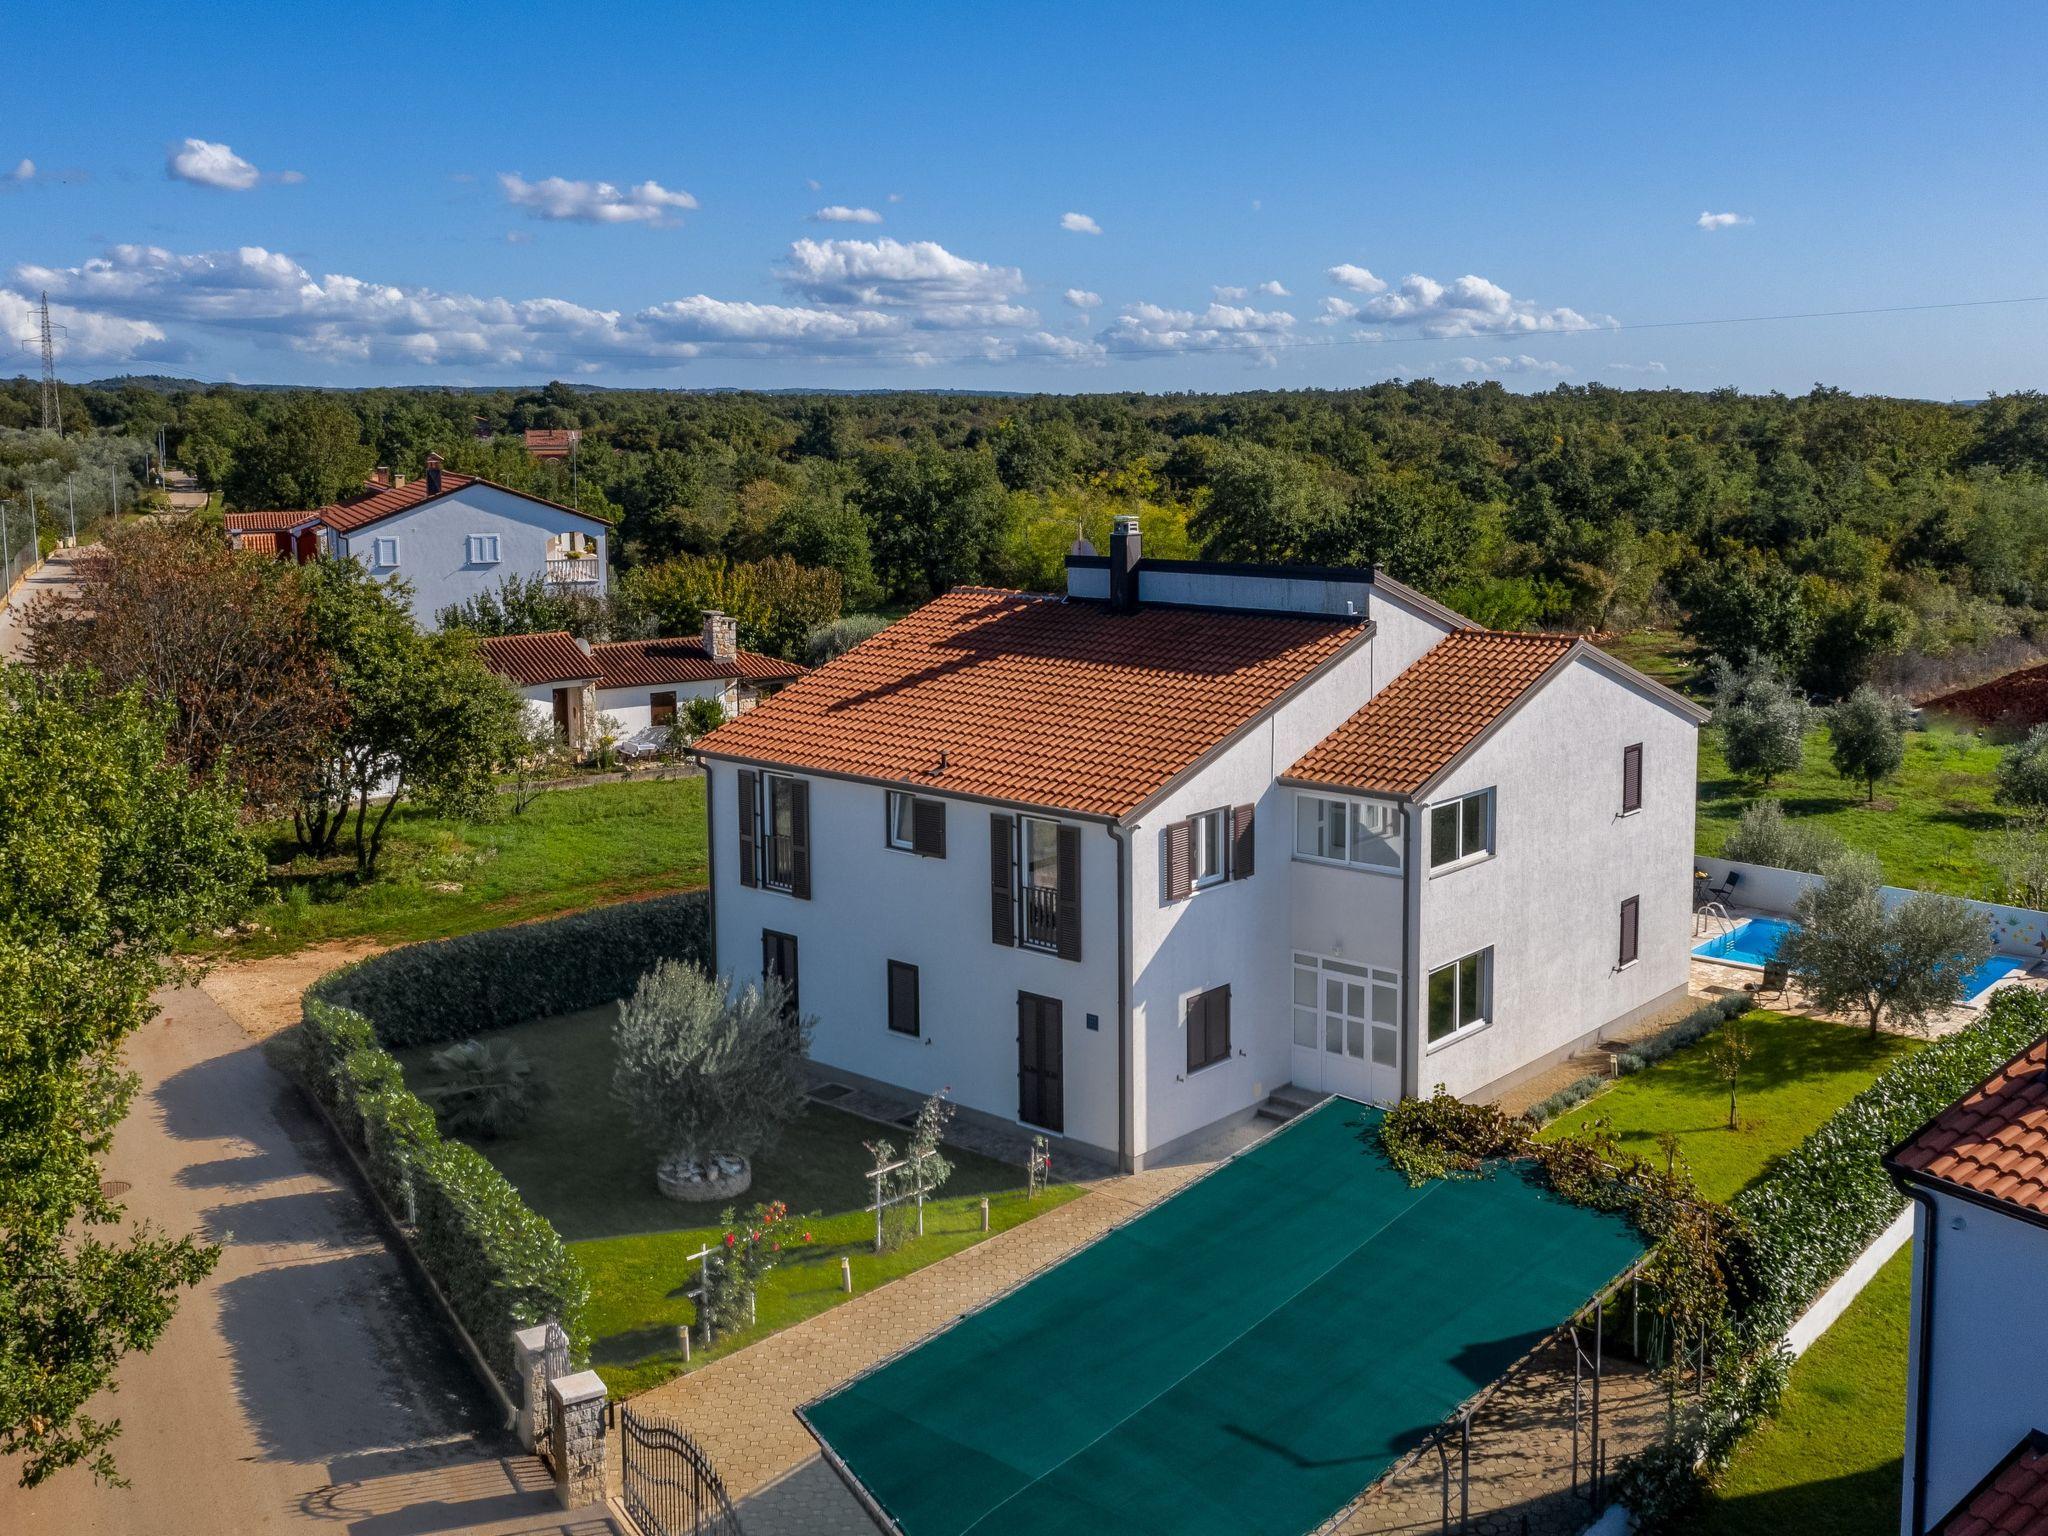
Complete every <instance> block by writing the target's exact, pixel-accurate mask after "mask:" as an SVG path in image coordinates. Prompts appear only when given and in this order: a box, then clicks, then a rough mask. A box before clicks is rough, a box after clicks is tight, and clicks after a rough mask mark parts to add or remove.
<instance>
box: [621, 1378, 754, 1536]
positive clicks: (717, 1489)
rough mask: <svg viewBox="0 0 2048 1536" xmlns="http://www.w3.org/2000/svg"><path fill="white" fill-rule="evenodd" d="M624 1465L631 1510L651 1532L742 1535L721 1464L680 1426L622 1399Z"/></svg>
mask: <svg viewBox="0 0 2048 1536" xmlns="http://www.w3.org/2000/svg"><path fill="white" fill-rule="evenodd" d="M619 1470H620V1481H621V1483H622V1485H623V1496H624V1499H625V1504H626V1512H627V1513H628V1514H630V1515H631V1516H632V1517H633V1519H634V1521H635V1522H636V1523H637V1524H638V1525H639V1527H640V1529H641V1530H642V1531H644V1532H646V1533H647V1536H741V1531H740V1517H739V1516H738V1515H737V1514H736V1513H734V1511H733V1507H732V1500H731V1499H729V1498H727V1497H726V1493H725V1484H724V1483H723V1482H722V1481H720V1479H719V1476H718V1472H717V1469H716V1468H714V1467H713V1466H712V1465H711V1458H710V1457H709V1456H706V1455H705V1454H704V1448H703V1447H702V1446H700V1445H698V1444H697V1442H696V1441H694V1440H692V1439H691V1438H690V1437H689V1435H687V1434H686V1433H684V1431H683V1430H682V1428H681V1426H679V1425H675V1424H671V1423H669V1422H668V1421H667V1420H666V1419H657V1418H651V1417H649V1418H643V1417H641V1416H640V1415H639V1414H637V1413H635V1412H634V1411H633V1407H632V1404H630V1403H621V1404H620V1405H619Z"/></svg>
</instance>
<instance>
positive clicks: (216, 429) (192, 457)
mask: <svg viewBox="0 0 2048 1536" xmlns="http://www.w3.org/2000/svg"><path fill="white" fill-rule="evenodd" d="M183 417H184V421H183V424H182V426H181V427H180V428H179V430H178V432H177V434H176V437H175V442H176V443H177V448H176V450H175V452H174V454H173V457H175V458H176V459H177V461H178V462H179V463H180V464H182V465H183V466H184V467H185V468H186V469H189V470H190V471H191V472H192V475H193V478H195V479H196V480H198V482H199V483H200V484H201V485H203V486H205V487H206V488H207V489H208V490H210V491H217V490H219V489H221V487H222V486H224V485H226V484H227V481H228V476H229V475H230V474H231V473H232V472H233V470H234V467H235V452H236V450H237V449H239V448H240V447H241V446H242V444H243V442H244V441H245V440H246V439H247V437H248V431H249V425H248V419H247V418H246V417H245V416H244V415H243V414H242V413H241V412H240V411H239V410H237V409H236V408H235V405H234V404H233V402H232V400H231V399H229V398H228V397H225V396H222V395H217V394H204V395H192V396H190V397H189V398H188V399H187V400H186V401H185V403H184V406H183Z"/></svg>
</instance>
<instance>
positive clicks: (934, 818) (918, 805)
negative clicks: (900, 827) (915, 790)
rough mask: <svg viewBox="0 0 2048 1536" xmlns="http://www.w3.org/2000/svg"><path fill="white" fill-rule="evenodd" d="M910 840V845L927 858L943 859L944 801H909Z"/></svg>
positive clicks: (944, 852)
mask: <svg viewBox="0 0 2048 1536" xmlns="http://www.w3.org/2000/svg"><path fill="white" fill-rule="evenodd" d="M910 841H911V844H912V846H914V847H915V848H916V849H917V851H918V852H919V853H921V854H923V855H924V856H925V857H926V858H928V859H943V858H944V857H945V856H946V802H945V801H943V800H913V801H911V802H910Z"/></svg>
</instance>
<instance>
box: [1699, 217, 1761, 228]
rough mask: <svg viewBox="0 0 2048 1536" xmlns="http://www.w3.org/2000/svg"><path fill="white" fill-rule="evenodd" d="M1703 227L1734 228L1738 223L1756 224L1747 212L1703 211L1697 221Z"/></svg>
mask: <svg viewBox="0 0 2048 1536" xmlns="http://www.w3.org/2000/svg"><path fill="white" fill-rule="evenodd" d="M1695 222H1696V223H1698V225H1699V227H1700V228H1701V229H1733V228H1734V227H1735V226H1736V225H1738V224H1754V223H1755V222H1756V220H1754V219H1752V218H1751V217H1750V216H1749V215H1748V214H1746V213H1702V214H1701V215H1700V216H1699V218H1698V219H1697V220H1696V221H1695Z"/></svg>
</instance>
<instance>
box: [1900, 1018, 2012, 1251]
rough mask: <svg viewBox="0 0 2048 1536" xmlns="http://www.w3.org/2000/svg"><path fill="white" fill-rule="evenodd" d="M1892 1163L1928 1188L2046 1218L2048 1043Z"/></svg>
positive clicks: (1951, 1111) (1949, 1112)
mask: <svg viewBox="0 0 2048 1536" xmlns="http://www.w3.org/2000/svg"><path fill="white" fill-rule="evenodd" d="M1888 1161H1889V1162H1890V1163H1892V1165H1893V1166H1895V1167H1897V1168H1899V1169H1902V1170H1903V1171H1905V1172H1907V1173H1909V1174H1912V1175H1914V1176H1915V1177H1916V1178H1917V1179H1918V1180H1920V1181H1921V1182H1923V1183H1936V1184H1947V1185H1951V1186H1952V1187H1954V1188H1956V1189H1959V1190H1962V1191H1963V1192H1965V1193H1967V1194H1971V1195H1975V1196H1977V1197H1978V1198H1980V1199H1990V1200H1995V1201H2000V1202H2003V1203H2004V1204H2007V1205H2011V1206H2014V1207H2016V1208H2018V1209H2020V1210H2022V1211H2028V1212H2031V1213H2033V1214H2034V1215H2037V1216H2048V1037H2044V1038H2043V1039H2040V1040H2036V1041H2035V1042H2034V1043H2033V1044H2032V1045H2030V1046H2028V1047H2027V1048H2026V1049H2025V1050H2024V1051H2022V1052H2021V1053H2020V1054H2019V1055H2018V1056H2016V1057H2014V1058H2013V1059H2012V1060H2011V1061H2009V1062H2007V1063H2006V1064H2005V1065H2004V1066H2002V1067H2000V1068H1999V1069H1998V1070H1997V1071H1996V1072H1994V1073H1992V1074H1991V1076H1990V1077H1989V1078H1987V1079H1985V1081H1984V1082H1983V1083H1981V1084H1980V1085H1978V1086H1977V1087H1976V1088H1974V1089H1973V1090H1971V1091H1970V1092H1969V1093H1967V1094H1965V1095H1964V1096H1963V1097H1962V1098H1960V1099H1958V1100H1956V1102H1955V1103H1953V1104H1951V1105H1949V1107H1948V1108H1947V1109H1944V1110H1943V1111H1942V1112H1941V1113H1940V1114H1938V1115H1936V1116H1935V1117H1934V1118H1933V1119H1932V1120H1930V1121H1929V1122H1928V1123H1927V1124H1926V1125H1925V1126H1923V1127H1922V1128H1921V1129H1920V1131H1919V1133H1918V1134H1917V1135H1915V1136H1914V1137H1913V1139H1912V1140H1911V1141H1908V1142H1907V1143H1906V1144H1905V1145H1904V1146H1902V1147H1900V1148H1899V1149H1898V1150H1897V1151H1896V1152H1894V1153H1892V1155H1891V1157H1890V1158H1889V1159H1888Z"/></svg>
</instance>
